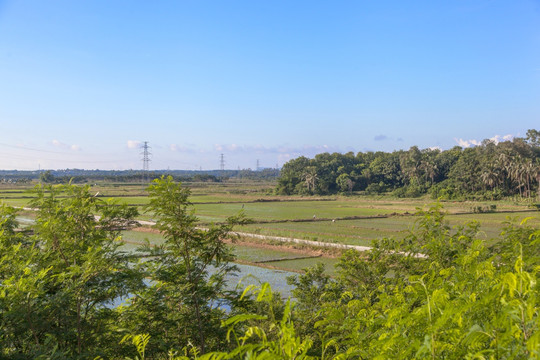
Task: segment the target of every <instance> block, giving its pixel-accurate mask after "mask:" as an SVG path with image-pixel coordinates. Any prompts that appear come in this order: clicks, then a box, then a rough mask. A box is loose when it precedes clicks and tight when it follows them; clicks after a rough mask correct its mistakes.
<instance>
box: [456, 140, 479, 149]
mask: <svg viewBox="0 0 540 360" xmlns="http://www.w3.org/2000/svg"><path fill="white" fill-rule="evenodd" d="M454 140H455V141H456V142H457V143H458V145H459V146H461V147H464V148H468V147H471V146H477V145H480V144H481V143H482V142H481V141H478V140H475V139H471V140H463V139H461V138H460V139H456V138H454Z"/></svg>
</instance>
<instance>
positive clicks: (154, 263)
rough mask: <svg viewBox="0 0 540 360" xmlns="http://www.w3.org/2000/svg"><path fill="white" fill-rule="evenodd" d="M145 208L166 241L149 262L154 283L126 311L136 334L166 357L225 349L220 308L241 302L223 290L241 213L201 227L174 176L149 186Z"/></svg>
mask: <svg viewBox="0 0 540 360" xmlns="http://www.w3.org/2000/svg"><path fill="white" fill-rule="evenodd" d="M148 192H149V196H150V203H149V205H148V207H147V210H148V211H149V212H151V213H152V216H153V217H154V218H156V219H157V221H156V225H155V226H154V228H155V229H156V230H158V231H159V232H160V233H161V234H162V235H163V237H164V238H165V242H164V243H163V245H161V246H158V247H156V248H152V249H151V248H147V249H143V250H146V251H150V255H152V257H151V258H150V259H149V260H148V261H146V262H145V266H146V271H147V274H148V276H149V277H150V278H151V279H152V283H151V285H150V286H148V287H147V288H146V289H144V290H143V291H140V292H138V293H136V294H135V296H133V297H132V298H131V299H130V301H129V306H126V307H125V308H124V309H122V311H123V321H124V323H125V324H126V326H129V327H130V328H131V331H132V333H148V334H149V335H150V336H152V338H154V339H159V341H157V342H155V343H154V344H155V346H154V348H150V349H149V353H150V354H154V355H156V354H160V353H161V354H166V353H167V351H168V350H170V349H173V348H174V349H181V348H182V347H185V346H188V344H190V343H191V344H194V345H195V346H196V347H197V348H198V349H199V351H200V352H202V353H205V352H207V351H208V350H212V349H219V348H220V347H222V346H223V341H224V335H225V334H224V330H223V329H221V327H220V323H221V320H223V319H224V318H225V317H226V313H225V311H224V310H223V309H222V308H221V307H220V304H223V303H227V304H228V305H229V306H230V305H231V304H233V303H234V301H236V299H237V294H236V293H235V292H228V291H226V290H225V276H226V275H228V274H232V273H234V272H235V271H236V267H235V266H234V265H231V263H230V261H231V260H232V259H233V255H232V253H231V251H230V250H229V248H228V247H227V245H226V244H225V242H224V239H225V238H229V237H233V234H231V230H232V227H233V226H234V225H236V224H240V223H243V222H244V221H245V219H244V217H243V215H242V214H240V215H239V216H236V217H231V218H229V219H228V220H227V223H226V224H222V225H218V226H211V227H210V228H209V229H201V228H199V227H197V220H198V219H197V217H196V216H195V214H194V212H193V210H192V207H191V203H190V202H189V195H190V191H189V189H187V188H183V187H182V185H181V184H180V183H176V182H174V180H173V178H172V177H170V176H169V177H162V178H160V179H155V180H154V181H153V182H152V184H151V185H150V187H149V188H148Z"/></svg>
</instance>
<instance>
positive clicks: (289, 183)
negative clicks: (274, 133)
mask: <svg viewBox="0 0 540 360" xmlns="http://www.w3.org/2000/svg"><path fill="white" fill-rule="evenodd" d="M539 182H540V132H538V131H536V130H529V131H528V132H527V137H526V138H515V139H513V140H512V141H504V142H500V143H495V142H493V141H490V140H484V141H483V142H482V144H481V145H479V146H475V147H472V148H466V149H463V148H461V147H458V146H456V147H454V148H452V149H450V150H446V151H441V150H438V149H424V150H420V149H418V147H416V146H413V147H411V148H410V149H409V150H408V151H404V150H400V151H394V152H392V153H385V152H367V153H362V152H359V153H358V154H356V155H355V154H354V153H352V152H349V153H346V154H340V153H333V154H329V153H323V154H318V155H316V156H315V157H314V158H313V159H308V158H306V157H299V158H296V159H293V160H290V161H289V162H287V163H286V164H285V165H284V166H283V168H282V170H281V174H280V178H279V180H278V185H277V188H276V191H277V193H279V194H304V195H309V194H318V195H323V194H333V193H338V192H340V193H344V194H348V193H351V192H352V191H365V192H367V193H381V192H389V191H392V192H393V193H394V195H396V196H399V197H416V196H420V195H422V194H425V193H426V192H430V193H431V194H432V196H433V198H435V199H437V198H442V199H458V198H478V199H489V200H493V199H498V198H500V197H501V196H508V195H519V196H522V197H526V198H530V197H534V196H535V194H537V195H539V196H540V194H539V191H538V186H539Z"/></svg>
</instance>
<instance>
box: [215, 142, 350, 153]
mask: <svg viewBox="0 0 540 360" xmlns="http://www.w3.org/2000/svg"><path fill="white" fill-rule="evenodd" d="M214 150H215V151H223V152H231V153H267V154H268V153H272V154H318V153H321V152H340V151H341V150H340V149H339V148H337V147H334V146H329V145H305V146H300V147H293V146H285V145H284V146H264V145H237V144H215V145H214Z"/></svg>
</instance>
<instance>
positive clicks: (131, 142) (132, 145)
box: [127, 140, 141, 149]
mask: <svg viewBox="0 0 540 360" xmlns="http://www.w3.org/2000/svg"><path fill="white" fill-rule="evenodd" d="M140 146H141V142H140V141H137V140H128V141H127V147H128V149H137V148H139V147H140Z"/></svg>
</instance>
